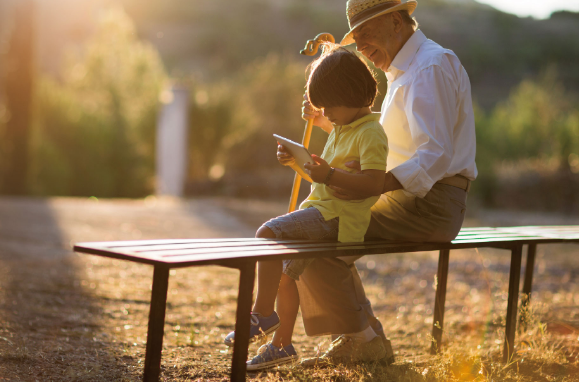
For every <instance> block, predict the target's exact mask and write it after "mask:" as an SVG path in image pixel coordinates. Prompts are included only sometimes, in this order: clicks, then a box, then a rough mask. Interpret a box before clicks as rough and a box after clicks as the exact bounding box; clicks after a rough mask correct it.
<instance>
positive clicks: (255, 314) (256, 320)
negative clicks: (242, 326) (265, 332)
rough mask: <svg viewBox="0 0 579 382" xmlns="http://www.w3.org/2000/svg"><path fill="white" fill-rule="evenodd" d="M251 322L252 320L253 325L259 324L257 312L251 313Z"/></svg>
mask: <svg viewBox="0 0 579 382" xmlns="http://www.w3.org/2000/svg"><path fill="white" fill-rule="evenodd" d="M250 322H251V325H253V326H257V325H259V318H257V313H251V319H250Z"/></svg>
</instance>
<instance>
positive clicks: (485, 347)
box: [0, 197, 579, 382]
mask: <svg viewBox="0 0 579 382" xmlns="http://www.w3.org/2000/svg"><path fill="white" fill-rule="evenodd" d="M285 209H286V204H285V203H275V202H265V201H256V200H235V199H219V198H205V199H193V200H185V201H180V200H171V199H162V200H160V199H156V198H153V197H149V198H147V199H144V200H96V199H94V198H93V199H86V198H84V199H81V198H54V199H31V198H6V197H4V198H0V381H138V380H140V379H141V378H142V377H141V376H142V368H143V363H144V356H145V342H146V329H147V319H148V307H149V299H150V290H151V280H152V267H150V266H145V265H137V264H132V263H128V262H123V261H118V260H109V259H104V258H98V257H96V256H89V255H83V254H75V253H73V252H72V251H71V245H72V244H73V243H76V242H83V241H108V240H138V239H161V238H202V237H204V238H207V237H251V236H253V234H254V232H255V230H256V228H257V227H259V225H260V224H261V223H262V222H263V221H265V220H267V219H269V218H271V217H273V216H276V215H278V214H281V213H283V212H284V211H285ZM471 215H472V216H471V217H470V218H469V219H468V221H467V222H466V224H467V225H470V226H479V225H527V224H579V217H572V216H567V217H565V216H557V215H545V214H532V213H526V214H525V213H512V212H504V211H487V210H478V211H475V212H474V213H472V214H471ZM437 256H438V255H437V253H433V252H424V253H415V254H397V255H388V256H379V255H378V256H367V257H365V258H363V259H361V260H360V261H359V263H357V265H358V267H359V269H360V270H361V273H362V275H363V279H364V283H365V285H366V287H367V293H368V295H369V297H370V299H371V301H372V302H373V304H374V308H375V312H376V314H377V315H378V317H379V318H380V319H381V321H382V323H383V325H384V327H385V328H386V331H387V334H388V335H389V337H390V338H391V340H392V343H393V346H394V348H395V349H394V350H395V352H396V354H397V362H396V363H395V364H394V365H392V366H390V367H383V366H382V365H380V364H377V365H361V366H350V367H342V366H340V367H336V368H331V369H314V370H305V369H302V368H300V367H299V366H285V367H281V368H279V369H274V370H273V371H271V372H269V373H262V374H255V375H250V378H251V379H255V380H277V381H281V380H284V381H285V380H292V381H294V380H295V381H307V380H311V381H313V380H327V381H330V380H332V381H334V380H338V381H350V380H360V381H362V380H363V381H371V380H383V381H400V382H406V381H408V382H414V381H449V380H456V381H462V380H469V381H503V380H504V381H579V358H578V354H579V246H573V245H545V246H539V248H538V257H537V264H536V270H535V280H534V286H533V294H532V309H531V312H530V313H529V314H528V317H527V319H528V325H527V327H526V330H522V329H521V330H520V332H519V334H518V335H517V340H516V343H515V346H516V350H517V354H516V356H515V357H514V359H513V361H512V362H510V363H509V364H507V365H504V364H502V363H501V362H499V360H500V355H501V349H502V338H503V336H504V316H505V312H506V304H507V301H506V298H507V286H508V269H509V261H510V259H509V253H508V252H506V251H500V250H490V249H481V250H464V251H453V252H451V262H450V275H449V280H448V295H447V301H446V316H445V334H444V339H443V344H444V348H445V351H444V353H443V354H442V355H440V356H436V357H433V356H429V355H428V350H429V347H430V330H431V327H432V309H433V302H434V286H435V282H436V281H435V277H434V276H435V274H436V265H437V258H438V257H437ZM237 282H238V272H237V271H235V270H231V269H224V268H218V267H202V268H195V269H179V270H173V271H171V277H170V285H169V296H168V308H167V317H166V324H165V341H164V348H163V363H162V380H164V381H191V380H200V381H201V380H203V381H204V380H227V379H228V373H229V365H230V362H231V353H230V352H229V351H228V349H227V347H226V346H225V345H223V343H222V340H223V338H224V337H225V335H227V333H229V331H231V330H233V327H234V321H235V308H236V298H237ZM328 344H329V338H325V337H318V338H308V337H307V336H305V334H304V330H303V326H302V324H301V320H299V319H298V325H297V328H296V335H295V338H294V346H296V349H297V350H298V352H299V353H300V355H301V356H302V357H307V356H311V355H314V354H316V353H317V352H319V351H323V350H324V349H325V348H326V347H327V345H328ZM256 350H257V347H256V346H255V345H254V346H252V348H251V349H250V356H252V355H254V354H255V352H256Z"/></svg>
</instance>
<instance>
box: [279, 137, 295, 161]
mask: <svg viewBox="0 0 579 382" xmlns="http://www.w3.org/2000/svg"><path fill="white" fill-rule="evenodd" d="M277 160H278V162H279V163H281V164H282V165H284V166H293V165H295V163H296V160H295V158H294V157H293V156H292V155H291V154H290V153H289V152H288V151H287V150H286V148H285V147H284V146H282V145H280V144H279V142H278V143H277Z"/></svg>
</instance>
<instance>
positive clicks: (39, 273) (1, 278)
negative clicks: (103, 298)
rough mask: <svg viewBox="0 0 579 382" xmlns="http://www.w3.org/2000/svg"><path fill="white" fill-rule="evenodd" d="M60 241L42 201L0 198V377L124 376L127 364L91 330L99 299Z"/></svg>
mask: <svg viewBox="0 0 579 382" xmlns="http://www.w3.org/2000/svg"><path fill="white" fill-rule="evenodd" d="M64 241H66V238H65V235H64V234H63V232H61V228H60V227H59V222H58V220H57V218H56V216H55V212H54V210H53V208H52V207H51V205H50V201H49V200H43V199H33V198H15V197H0V375H1V376H2V377H3V378H2V379H3V380H8V381H12V380H13V381H28V380H30V381H35V380H52V381H70V380H82V381H101V380H123V379H125V380H128V378H124V377H128V376H130V375H132V374H131V372H130V371H129V367H128V365H129V364H132V363H133V362H132V360H124V359H122V357H116V356H115V355H114V354H112V353H111V349H114V346H116V345H118V344H116V345H115V344H112V343H107V341H103V340H102V338H101V337H102V336H99V335H98V333H99V332H100V326H99V323H98V318H100V317H101V313H102V312H101V307H100V304H99V303H98V302H97V301H95V298H94V296H92V295H91V294H89V293H87V291H86V288H85V287H84V286H83V285H82V283H83V281H82V280H81V276H80V275H82V270H81V269H79V261H78V259H77V258H76V256H75V255H74V254H73V253H72V251H71V250H70V249H69V248H70V244H69V243H68V242H64ZM97 337H99V339H98V340H97Z"/></svg>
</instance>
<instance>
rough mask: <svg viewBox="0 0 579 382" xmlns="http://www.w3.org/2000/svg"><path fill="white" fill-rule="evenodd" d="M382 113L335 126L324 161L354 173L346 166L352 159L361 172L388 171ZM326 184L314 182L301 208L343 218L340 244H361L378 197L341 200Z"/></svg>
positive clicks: (330, 217)
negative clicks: (381, 123) (310, 208)
mask: <svg viewBox="0 0 579 382" xmlns="http://www.w3.org/2000/svg"><path fill="white" fill-rule="evenodd" d="M379 119H380V114H379V113H372V114H368V115H366V116H364V117H362V118H360V119H357V120H356V121H354V122H352V123H350V124H349V125H342V126H334V130H332V132H331V133H330V136H329V137H328V141H327V142H326V146H325V147H324V152H323V153H322V158H324V160H325V161H326V162H328V163H329V164H330V166H332V167H335V168H339V169H342V170H346V171H348V172H351V173H354V172H356V171H355V170H353V169H351V168H348V167H346V166H345V163H346V162H348V161H351V160H356V161H359V162H360V166H361V168H362V170H381V171H386V156H387V155H388V140H387V139H386V134H385V133H384V129H383V128H382V125H380V123H379V122H378V120H379ZM333 193H334V191H332V189H331V188H329V187H328V186H326V185H325V184H323V183H313V184H312V192H311V193H310V195H309V196H308V197H307V199H306V200H305V201H304V202H303V203H302V204H301V205H300V209H305V208H308V207H315V208H317V209H318V211H320V213H321V214H322V216H323V217H324V219H326V220H330V219H333V218H335V217H339V218H340V222H339V233H338V241H340V242H342V243H345V242H360V241H364V235H365V234H366V230H367V229H368V225H369V224H370V208H371V207H372V206H373V205H374V203H376V201H377V200H378V198H379V196H372V197H369V198H367V199H360V200H342V199H338V198H336V197H335V196H334V195H333Z"/></svg>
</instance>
